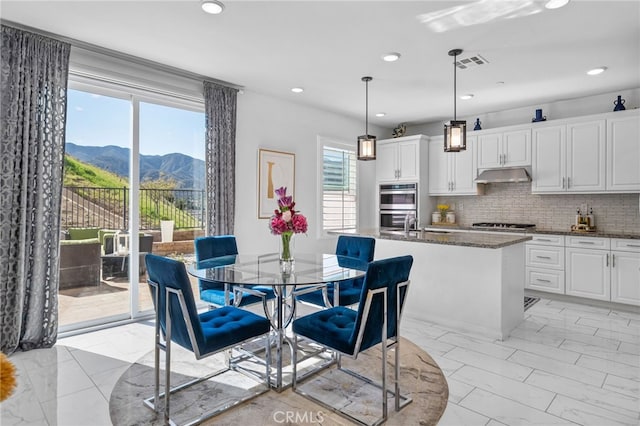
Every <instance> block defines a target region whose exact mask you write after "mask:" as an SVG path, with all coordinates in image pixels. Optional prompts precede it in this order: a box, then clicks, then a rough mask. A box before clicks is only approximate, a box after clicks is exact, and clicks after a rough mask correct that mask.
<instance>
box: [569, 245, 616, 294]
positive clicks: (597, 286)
mask: <svg viewBox="0 0 640 426" xmlns="http://www.w3.org/2000/svg"><path fill="white" fill-rule="evenodd" d="M566 256H567V267H566V289H565V293H566V294H570V295H572V296H580V297H588V298H589V299H598V300H611V275H610V269H609V263H610V257H611V254H610V253H609V250H591V249H582V248H573V247H567V248H566Z"/></svg>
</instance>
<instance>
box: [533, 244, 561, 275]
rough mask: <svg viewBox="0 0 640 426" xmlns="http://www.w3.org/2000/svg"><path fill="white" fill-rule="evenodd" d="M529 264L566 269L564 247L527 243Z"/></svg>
mask: <svg viewBox="0 0 640 426" xmlns="http://www.w3.org/2000/svg"><path fill="white" fill-rule="evenodd" d="M525 251H526V256H527V257H526V260H527V266H537V267H540V268H553V269H564V247H550V246H539V245H536V244H529V242H527V244H526V245H525Z"/></svg>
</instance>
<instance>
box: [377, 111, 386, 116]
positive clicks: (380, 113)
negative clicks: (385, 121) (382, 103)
mask: <svg viewBox="0 0 640 426" xmlns="http://www.w3.org/2000/svg"><path fill="white" fill-rule="evenodd" d="M385 115H387V113H386V112H378V113H376V117H384V116H385Z"/></svg>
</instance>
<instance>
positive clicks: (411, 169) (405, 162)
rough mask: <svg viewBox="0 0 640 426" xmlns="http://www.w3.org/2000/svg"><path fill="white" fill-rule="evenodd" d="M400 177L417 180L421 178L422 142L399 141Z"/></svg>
mask: <svg viewBox="0 0 640 426" xmlns="http://www.w3.org/2000/svg"><path fill="white" fill-rule="evenodd" d="M398 170H399V172H398V179H400V180H407V181H412V182H417V181H418V179H419V178H420V142H419V141H408V142H400V143H398Z"/></svg>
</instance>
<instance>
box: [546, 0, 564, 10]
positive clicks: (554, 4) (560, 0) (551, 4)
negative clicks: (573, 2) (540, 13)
mask: <svg viewBox="0 0 640 426" xmlns="http://www.w3.org/2000/svg"><path fill="white" fill-rule="evenodd" d="M567 3H569V0H549V1H548V2H546V3H545V5H544V7H545V8H547V9H558V8H561V7H562V6H566V5H567Z"/></svg>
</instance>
